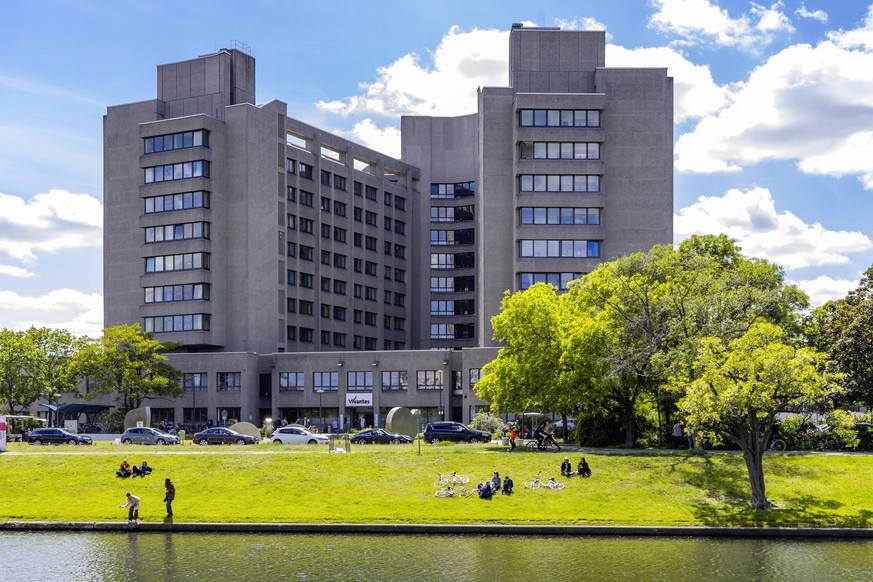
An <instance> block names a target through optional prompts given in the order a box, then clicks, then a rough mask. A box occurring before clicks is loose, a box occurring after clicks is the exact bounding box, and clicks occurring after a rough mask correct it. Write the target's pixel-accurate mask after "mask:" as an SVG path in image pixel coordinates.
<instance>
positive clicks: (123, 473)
mask: <svg viewBox="0 0 873 582" xmlns="http://www.w3.org/2000/svg"><path fill="white" fill-rule="evenodd" d="M115 474H116V475H117V476H118V477H123V478H127V477H130V463H128V462H127V459H124V460H123V461H121V466H120V467H119V468H118V470H117V471H116V472H115Z"/></svg>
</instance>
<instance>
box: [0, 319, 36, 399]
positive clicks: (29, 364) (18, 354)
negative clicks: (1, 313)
mask: <svg viewBox="0 0 873 582" xmlns="http://www.w3.org/2000/svg"><path fill="white" fill-rule="evenodd" d="M38 356H39V354H38V350H37V348H36V346H35V345H34V343H33V341H32V340H31V338H30V337H28V335H27V333H26V332H23V331H13V330H10V329H2V330H0V402H2V404H0V410H5V411H6V412H9V413H10V414H21V413H22V412H25V411H27V410H29V409H30V405H31V404H33V403H34V402H35V401H36V399H37V398H39V384H38V383H37V382H36V378H35V377H34V375H33V374H32V372H31V371H32V370H33V369H34V364H35V362H36V361H37V358H38Z"/></svg>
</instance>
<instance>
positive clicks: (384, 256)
mask: <svg viewBox="0 0 873 582" xmlns="http://www.w3.org/2000/svg"><path fill="white" fill-rule="evenodd" d="M604 50H605V36H604V33H603V32H590V31H559V30H557V29H544V28H521V27H515V26H514V27H513V29H512V31H511V34H510V71H509V73H510V75H509V79H510V86H508V87H485V88H481V89H480V91H479V108H478V113H476V114H473V115H467V116H461V117H454V118H444V117H417V116H416V117H404V118H403V119H402V122H401V129H402V159H401V160H397V159H393V158H391V157H389V156H386V155H384V154H382V153H379V152H377V151H375V150H372V149H369V148H366V147H363V146H360V145H358V144H355V143H353V142H350V141H348V140H346V139H343V138H341V137H339V136H336V135H333V134H331V133H329V132H326V131H323V130H320V129H318V128H315V127H312V126H310V125H307V124H305V123H303V122H301V121H298V120H296V119H293V118H291V117H288V115H287V108H286V105H285V104H284V103H283V102H281V101H277V100H272V101H269V102H267V103H265V104H262V105H255V103H256V99H255V60H254V58H253V57H252V56H251V55H250V54H248V52H247V51H246V50H243V49H240V48H231V49H222V50H220V51H218V52H216V53H214V54H210V55H204V56H201V57H198V58H196V59H192V60H189V61H182V62H179V63H172V64H167V65H161V66H159V67H158V91H157V98H156V99H153V100H148V101H142V102H138V103H132V104H127V105H119V106H113V107H109V108H108V111H107V114H106V117H105V120H104V160H105V165H104V213H105V217H104V218H105V220H104V233H105V234H104V299H105V324H106V325H107V326H113V325H118V324H123V323H133V322H137V323H139V324H140V325H141V326H142V327H143V328H144V329H146V330H148V331H151V332H154V334H155V337H156V338H158V339H160V340H162V341H173V342H178V343H180V344H181V345H182V347H181V348H180V349H179V351H178V353H174V354H172V355H171V363H173V364H174V365H175V366H176V367H177V368H179V369H180V370H182V371H184V372H185V388H186V395H185V397H184V398H182V399H180V400H179V401H178V402H153V403H151V407H152V416H153V422H155V423H157V422H159V421H161V420H172V421H174V422H177V423H178V422H183V421H184V422H189V423H195V424H199V423H206V422H207V420H208V419H213V420H214V421H220V420H221V419H222V417H223V416H227V417H228V418H230V419H241V420H247V421H252V422H255V423H258V424H260V423H261V422H262V421H263V419H264V418H267V417H271V418H274V419H279V418H285V419H287V420H289V421H293V420H296V419H298V418H301V419H302V418H304V417H308V418H310V419H312V421H313V422H314V423H323V424H331V423H332V421H334V420H337V421H338V425H339V426H340V427H348V426H350V425H351V426H360V422H361V419H363V422H364V424H365V425H384V422H385V417H386V415H387V412H388V411H389V410H390V409H391V408H392V407H394V406H408V407H411V408H418V409H420V410H421V411H422V417H423V420H424V421H426V420H429V419H436V418H445V419H447V420H459V421H467V420H469V418H470V417H471V416H472V415H473V414H475V412H476V410H478V409H479V408H481V407H486V406H487V403H485V402H482V401H480V400H478V399H477V398H476V396H475V394H474V392H473V391H472V390H471V388H472V385H473V384H475V382H476V380H477V379H478V375H479V370H480V369H481V367H482V366H483V365H484V364H485V363H487V362H488V361H490V360H491V359H493V357H494V356H495V355H496V344H495V342H494V341H493V340H492V330H491V326H490V318H491V317H492V316H493V315H495V314H496V313H497V312H498V311H499V306H500V300H501V298H502V296H503V292H504V290H506V289H510V290H513V291H515V290H519V289H524V288H526V287H528V286H529V285H530V284H532V283H533V282H535V281H547V282H551V283H554V284H555V285H557V286H559V287H561V288H565V287H566V284H567V282H568V281H570V280H571V279H573V278H577V277H578V276H580V275H582V274H584V273H588V272H590V271H591V270H592V269H593V268H595V267H596V265H597V264H598V263H600V262H601V261H603V260H610V259H613V258H616V257H618V256H621V255H624V254H627V253H630V252H636V251H645V250H648V248H650V247H651V246H652V245H653V244H658V243H669V242H670V241H671V240H672V202H673V187H672V129H673V128H672V120H673V117H672V79H671V78H670V77H668V76H667V71H666V69H610V68H606V67H605V62H604Z"/></svg>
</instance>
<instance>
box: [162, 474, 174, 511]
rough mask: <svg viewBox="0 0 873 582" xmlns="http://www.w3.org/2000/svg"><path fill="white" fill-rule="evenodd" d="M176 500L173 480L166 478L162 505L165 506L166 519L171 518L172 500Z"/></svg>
mask: <svg viewBox="0 0 873 582" xmlns="http://www.w3.org/2000/svg"><path fill="white" fill-rule="evenodd" d="M175 498H176V486H175V485H173V480H172V479H170V478H169V477H167V478H166V479H164V503H166V504H167V517H173V500H174V499H175Z"/></svg>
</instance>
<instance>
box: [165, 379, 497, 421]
mask: <svg viewBox="0 0 873 582" xmlns="http://www.w3.org/2000/svg"><path fill="white" fill-rule="evenodd" d="M376 377H378V378H380V379H381V386H380V387H381V389H382V390H383V391H395V390H408V389H409V372H408V371H407V370H385V371H382V372H380V373H379V375H378V376H376V375H375V373H374V372H372V371H349V372H346V389H347V390H349V391H352V392H355V391H371V390H373V389H374V384H373V381H374V378H376ZM480 377H481V369H480V368H470V370H469V378H470V388H471V389H472V388H473V387H474V386H475V385H476V383H477V382H478V381H479V378H480ZM305 378H306V373H305V372H280V373H279V392H303V391H305V390H306V379H305ZM339 379H340V373H339V372H332V371H331V372H312V391H313V392H317V391H319V390H323V391H325V392H337V391H339ZM216 380H217V386H216V389H217V391H218V392H239V391H241V390H242V373H241V372H218V373H217V374H216ZM455 382H458V384H460V378H457V379H455V378H453V384H454V383H455ZM444 385H445V373H444V372H443V370H416V372H415V387H416V389H417V390H442V389H443V388H444ZM182 386H183V388H184V389H185V392H205V391H206V390H207V389H208V388H209V374H208V373H206V372H193V373H185V374H183V375H182ZM229 410H230V409H229ZM237 416H238V415H237ZM228 417H229V418H230V417H232V416H231V415H230V414H228Z"/></svg>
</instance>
